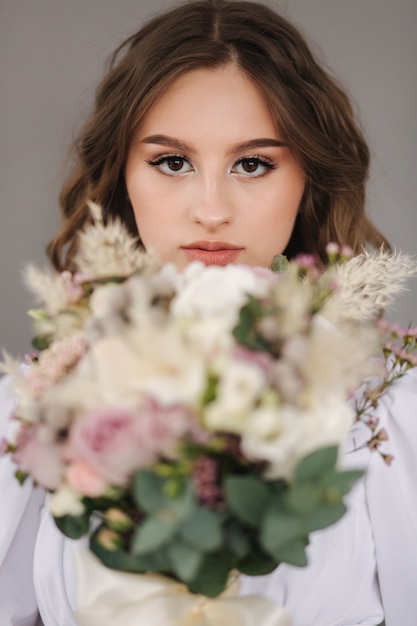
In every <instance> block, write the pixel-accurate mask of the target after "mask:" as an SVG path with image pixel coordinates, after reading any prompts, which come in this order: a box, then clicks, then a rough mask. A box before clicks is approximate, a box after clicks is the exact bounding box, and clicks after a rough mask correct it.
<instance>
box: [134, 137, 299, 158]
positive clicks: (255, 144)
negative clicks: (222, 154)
mask: <svg viewBox="0 0 417 626" xmlns="http://www.w3.org/2000/svg"><path fill="white" fill-rule="evenodd" d="M141 143H153V144H158V145H161V146H169V147H170V148H174V150H179V151H180V152H193V147H192V146H190V145H189V144H187V143H185V142H184V141H181V140H180V139H176V138H175V137H169V136H168V135H149V136H148V137H144V138H143V139H142V140H141ZM287 146H288V144H286V143H285V141H281V140H279V139H274V138H272V137H261V138H259V139H250V140H248V141H244V142H242V143H238V144H236V145H234V146H232V147H231V148H230V150H228V152H227V153H228V154H236V153H238V152H245V151H247V150H253V149H254V148H270V147H273V148H285V147H287Z"/></svg>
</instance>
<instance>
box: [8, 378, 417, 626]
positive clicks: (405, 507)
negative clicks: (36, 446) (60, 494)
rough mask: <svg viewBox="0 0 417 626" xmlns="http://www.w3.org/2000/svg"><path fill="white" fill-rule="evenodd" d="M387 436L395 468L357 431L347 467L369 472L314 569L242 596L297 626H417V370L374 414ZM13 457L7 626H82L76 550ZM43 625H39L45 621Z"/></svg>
mask: <svg viewBox="0 0 417 626" xmlns="http://www.w3.org/2000/svg"><path fill="white" fill-rule="evenodd" d="M13 404H14V401H13V397H12V395H11V391H10V381H9V379H8V378H7V377H4V378H2V379H1V380H0V437H2V436H4V435H5V434H6V433H7V430H8V427H9V418H10V414H11V412H12V410H13ZM377 416H378V417H379V418H380V421H381V425H384V426H386V427H387V429H388V432H389V438H390V439H389V441H388V442H387V444H386V447H387V449H388V450H389V452H390V453H392V454H393V455H394V457H395V460H394V462H393V463H392V465H391V466H390V467H388V466H386V465H385V464H384V463H383V461H382V459H381V458H380V456H379V455H378V454H377V453H375V452H370V451H369V450H368V449H367V448H362V449H360V446H361V444H362V443H363V442H364V441H366V439H367V438H368V436H369V431H368V429H367V427H366V426H365V425H363V424H362V423H359V424H356V425H355V426H354V428H353V429H352V431H351V433H350V436H349V441H348V444H347V449H346V454H345V457H344V458H345V465H346V466H347V467H362V468H366V469H367V471H366V475H365V478H364V479H363V480H362V481H360V483H359V484H357V485H356V487H355V488H354V489H353V491H352V493H351V494H350V495H349V497H348V499H347V504H348V513H347V514H346V515H345V516H344V517H343V518H342V519H341V520H340V521H339V522H338V523H337V524H335V525H333V526H331V527H330V528H328V529H325V530H323V531H318V532H316V533H313V535H312V537H311V543H310V546H309V565H308V566H307V567H306V568H296V567H292V566H289V565H285V564H283V565H280V566H279V567H278V568H277V569H276V570H275V571H274V572H273V573H272V574H270V575H268V576H262V577H256V578H249V577H242V588H241V593H242V594H244V595H248V594H253V593H260V594H262V595H265V596H267V597H269V598H272V599H273V600H275V601H276V602H278V603H280V604H282V605H284V606H285V607H287V609H288V610H289V612H290V614H291V616H292V618H293V626H358V625H359V624H361V625H369V626H370V625H377V624H379V623H380V622H381V621H382V620H383V617H384V615H385V621H386V626H411V624H415V623H417V368H415V369H413V370H410V371H409V372H408V373H407V374H406V375H405V376H404V377H403V378H401V379H400V380H399V381H397V383H396V384H395V385H393V386H392V387H391V388H390V389H389V390H388V392H387V393H386V394H385V396H384V398H383V400H382V401H381V403H380V406H379V408H378V410H377ZM14 469H15V468H14V467H13V464H12V463H11V460H10V458H9V457H8V456H6V457H3V458H1V459H0V507H1V508H0V510H1V513H0V624H1V626H9V625H10V626H34V625H35V624H42V623H43V624H44V625H45V626H76V625H75V622H74V620H73V617H72V610H73V607H74V604H75V581H74V562H73V551H74V544H75V543H76V542H74V541H71V540H70V539H67V538H65V537H64V536H63V535H61V533H60V532H59V531H58V530H57V529H56V527H55V525H54V522H53V520H52V518H51V516H50V514H49V513H48V511H47V509H46V508H45V507H44V493H43V491H42V490H41V489H39V488H38V489H34V488H33V487H31V485H30V483H29V481H28V482H27V484H26V483H25V485H24V486H23V487H20V486H19V484H18V483H17V481H16V479H15V478H14V475H13V474H14ZM38 611H39V613H40V616H41V618H42V622H41V621H38V619H39V615H38Z"/></svg>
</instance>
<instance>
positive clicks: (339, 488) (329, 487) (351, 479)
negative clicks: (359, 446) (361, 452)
mask: <svg viewBox="0 0 417 626" xmlns="http://www.w3.org/2000/svg"><path fill="white" fill-rule="evenodd" d="M361 476H363V471H362V470H348V471H345V472H339V471H333V472H329V473H328V474H326V475H325V476H323V478H322V479H321V480H320V487H322V488H324V489H325V490H326V499H327V500H329V501H332V495H331V494H332V493H333V494H334V496H335V498H334V501H337V497H336V494H337V495H338V498H339V501H340V500H341V498H342V497H343V496H345V495H346V494H347V493H349V491H350V490H351V489H352V487H353V485H354V484H355V483H356V481H357V480H359V478H361Z"/></svg>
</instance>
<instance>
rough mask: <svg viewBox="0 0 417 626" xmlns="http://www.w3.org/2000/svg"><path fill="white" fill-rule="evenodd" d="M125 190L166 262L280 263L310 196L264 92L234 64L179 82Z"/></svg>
mask: <svg viewBox="0 0 417 626" xmlns="http://www.w3.org/2000/svg"><path fill="white" fill-rule="evenodd" d="M125 176H126V185H127V190H128V194H129V197H130V200H131V203H132V206H133V210H134V214H135V219H136V222H137V226H138V230H139V233H140V237H141V239H142V242H143V244H144V246H145V248H146V249H147V250H149V251H151V252H153V253H154V254H155V256H156V257H157V259H158V260H159V261H160V262H161V263H168V262H172V263H174V264H175V265H176V266H177V267H178V268H179V269H183V268H184V267H185V265H186V264H187V263H189V262H190V261H194V260H200V261H203V262H204V263H206V264H216V265H226V264H227V263H244V264H247V265H252V266H265V267H268V266H270V264H271V261H272V258H273V257H274V255H276V254H279V253H281V252H282V251H283V250H284V248H285V247H286V245H287V243H288V241H289V238H290V235H291V232H292V229H293V226H294V221H295V218H296V215H297V211H298V207H299V205H300V201H301V197H302V195H303V191H304V185H305V180H304V175H303V171H302V169H301V167H300V165H299V163H298V162H297V161H296V159H295V158H294V156H293V155H292V154H291V152H290V150H289V149H288V147H287V146H286V145H285V144H284V143H283V141H282V139H281V137H280V135H279V133H278V132H277V129H276V128H275V125H274V122H273V119H272V116H271V114H270V112H269V110H268V106H267V104H266V101H265V100H264V98H263V96H262V94H261V92H260V91H259V89H258V88H257V87H256V86H255V85H254V84H253V83H252V82H251V81H250V80H249V79H248V78H247V77H246V76H245V75H244V74H243V73H242V72H241V71H240V70H239V69H237V68H236V67H234V66H233V65H228V66H224V67H221V68H217V69H198V70H194V71H191V72H189V73H188V74H185V75H184V76H182V77H181V78H179V79H177V80H176V81H175V82H174V83H173V84H172V86H171V87H170V88H169V89H168V91H167V92H166V93H165V94H164V95H163V96H162V97H161V98H160V99H159V100H158V102H157V103H156V104H155V105H154V107H153V108H152V109H151V111H150V113H149V114H148V116H147V117H146V118H145V120H144V122H143V124H142V125H141V127H140V129H139V131H138V132H137V133H136V135H135V137H134V139H133V141H132V144H131V147H130V150H129V154H128V159H127V164H126V170H125Z"/></svg>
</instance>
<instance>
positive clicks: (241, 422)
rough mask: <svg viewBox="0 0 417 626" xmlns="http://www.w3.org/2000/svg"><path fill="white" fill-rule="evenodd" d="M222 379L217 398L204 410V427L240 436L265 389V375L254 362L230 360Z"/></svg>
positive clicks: (222, 373) (226, 361)
mask: <svg viewBox="0 0 417 626" xmlns="http://www.w3.org/2000/svg"><path fill="white" fill-rule="evenodd" d="M220 376H221V378H220V382H219V386H218V395H217V398H216V400H214V401H213V402H212V403H211V404H209V405H208V407H207V408H206V411H205V417H204V421H205V425H206V426H207V428H209V429H211V430H225V431H228V432H233V433H237V434H241V433H243V432H245V429H246V422H247V419H248V416H250V414H251V412H252V411H253V407H254V405H255V402H256V400H257V399H258V398H259V397H260V395H261V393H262V391H263V390H264V388H265V376H264V373H263V372H262V370H261V369H260V368H259V367H257V366H255V365H253V364H252V363H246V362H240V361H232V360H228V359H227V360H225V361H224V364H223V367H222V370H221V371H220Z"/></svg>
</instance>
